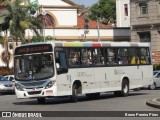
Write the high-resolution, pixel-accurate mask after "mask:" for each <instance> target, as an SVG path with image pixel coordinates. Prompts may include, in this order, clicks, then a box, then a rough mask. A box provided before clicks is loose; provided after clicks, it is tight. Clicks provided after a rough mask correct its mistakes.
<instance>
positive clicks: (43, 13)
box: [41, 8, 46, 42]
mask: <svg viewBox="0 0 160 120" xmlns="http://www.w3.org/2000/svg"><path fill="white" fill-rule="evenodd" d="M41 14H42V16H43V41H44V42H45V41H46V40H45V16H46V12H45V11H44V10H43V8H42V13H41Z"/></svg>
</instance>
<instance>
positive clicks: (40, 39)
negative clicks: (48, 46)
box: [28, 36, 55, 43]
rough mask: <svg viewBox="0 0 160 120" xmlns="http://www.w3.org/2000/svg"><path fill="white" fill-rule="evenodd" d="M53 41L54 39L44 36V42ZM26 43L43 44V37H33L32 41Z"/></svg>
mask: <svg viewBox="0 0 160 120" xmlns="http://www.w3.org/2000/svg"><path fill="white" fill-rule="evenodd" d="M54 39H55V38H53V37H51V36H45V41H49V40H54ZM28 42H30V43H35V42H44V37H43V36H33V37H32V39H31V40H30V41H28Z"/></svg>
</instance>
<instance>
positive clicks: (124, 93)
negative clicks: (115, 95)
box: [121, 79, 129, 97]
mask: <svg viewBox="0 0 160 120" xmlns="http://www.w3.org/2000/svg"><path fill="white" fill-rule="evenodd" d="M128 94H129V83H128V81H127V80H126V79H123V82H122V90H121V96H123V97H125V96H128Z"/></svg>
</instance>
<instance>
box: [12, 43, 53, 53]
mask: <svg viewBox="0 0 160 120" xmlns="http://www.w3.org/2000/svg"><path fill="white" fill-rule="evenodd" d="M52 51H53V49H52V45H51V44H45V45H30V46H21V47H17V48H16V49H15V55H21V54H31V53H41V52H52Z"/></svg>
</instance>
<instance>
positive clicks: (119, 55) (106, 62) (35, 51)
mask: <svg viewBox="0 0 160 120" xmlns="http://www.w3.org/2000/svg"><path fill="white" fill-rule="evenodd" d="M14 68H15V70H14V71H15V79H16V83H15V93H16V96H17V98H37V102H38V103H45V98H48V97H59V96H70V99H71V100H72V101H77V96H78V95H79V94H85V95H86V96H87V97H89V98H93V97H98V96H99V95H100V93H101V92H109V91H111V92H114V94H115V95H118V96H127V95H128V93H129V90H130V89H136V88H140V87H143V86H145V85H149V84H152V83H153V79H152V77H153V72H152V64H151V53H150V44H149V43H136V42H45V43H33V44H25V45H22V46H19V47H17V48H16V49H15V53H14Z"/></svg>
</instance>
